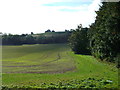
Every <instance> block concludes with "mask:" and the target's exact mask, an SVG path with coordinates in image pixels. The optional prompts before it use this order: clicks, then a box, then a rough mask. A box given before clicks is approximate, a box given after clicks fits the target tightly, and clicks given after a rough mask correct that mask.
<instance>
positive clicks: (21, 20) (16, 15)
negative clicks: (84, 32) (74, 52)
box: [0, 0, 100, 34]
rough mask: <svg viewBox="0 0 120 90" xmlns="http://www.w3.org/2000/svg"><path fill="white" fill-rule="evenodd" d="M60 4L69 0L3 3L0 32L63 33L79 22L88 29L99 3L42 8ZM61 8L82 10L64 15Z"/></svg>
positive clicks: (0, 4)
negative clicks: (49, 4) (50, 31)
mask: <svg viewBox="0 0 120 90" xmlns="http://www.w3.org/2000/svg"><path fill="white" fill-rule="evenodd" d="M61 1H66V0H0V13H1V14H0V32H7V33H13V34H14V33H30V32H35V33H40V32H44V31H45V30H47V29H51V30H52V29H54V30H55V31H57V30H58V31H63V30H65V29H71V28H73V29H74V28H76V27H77V25H78V24H80V23H82V24H83V26H88V25H89V24H90V23H92V22H94V19H95V13H94V11H95V10H98V3H100V0H94V1H93V2H92V4H90V5H85V4H84V5H81V6H79V7H68V6H53V7H48V6H43V4H46V3H54V2H61ZM67 1H69V2H70V1H73V0H67ZM74 1H76V2H77V1H79V0H74ZM82 1H83V0H82ZM87 1H88V0H87ZM89 1H90V0H89ZM60 9H74V10H79V11H77V12H65V11H60Z"/></svg>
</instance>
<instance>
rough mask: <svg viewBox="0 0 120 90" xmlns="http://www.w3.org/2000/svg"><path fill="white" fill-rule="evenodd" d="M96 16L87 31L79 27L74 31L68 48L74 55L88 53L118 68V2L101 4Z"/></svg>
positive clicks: (119, 4)
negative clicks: (114, 64) (112, 63)
mask: <svg viewBox="0 0 120 90" xmlns="http://www.w3.org/2000/svg"><path fill="white" fill-rule="evenodd" d="M96 14H97V16H96V20H95V22H94V23H92V24H91V25H90V28H89V29H85V30H83V29H82V28H81V25H79V26H78V28H77V29H75V30H74V32H73V33H72V35H71V37H70V39H69V42H70V46H71V48H72V50H73V51H74V52H75V53H78V54H88V53H89V54H92V55H93V56H94V57H96V58H98V59H100V60H102V61H108V62H114V63H116V64H117V67H120V63H119V62H120V61H119V59H120V2H103V3H102V6H100V9H99V11H96Z"/></svg>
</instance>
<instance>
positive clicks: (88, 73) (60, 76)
mask: <svg viewBox="0 0 120 90" xmlns="http://www.w3.org/2000/svg"><path fill="white" fill-rule="evenodd" d="M2 62H3V85H8V86H11V85H19V86H22V85H31V86H40V85H41V84H42V83H47V84H50V83H58V82H59V81H62V82H67V81H70V80H82V79H86V78H95V79H103V80H110V81H112V85H111V84H110V85H108V87H117V86H118V69H117V68H115V67H114V66H113V65H108V64H106V63H102V62H99V61H98V60H96V59H95V58H94V57H92V56H88V55H75V54H74V53H73V52H71V50H70V48H69V47H68V46H67V45H66V44H41V45H23V46H3V60H2Z"/></svg>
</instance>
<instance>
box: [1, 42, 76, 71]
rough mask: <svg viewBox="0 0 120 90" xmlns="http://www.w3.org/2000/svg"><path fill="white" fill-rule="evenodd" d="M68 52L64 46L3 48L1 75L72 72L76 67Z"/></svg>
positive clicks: (45, 45)
mask: <svg viewBox="0 0 120 90" xmlns="http://www.w3.org/2000/svg"><path fill="white" fill-rule="evenodd" d="M69 51H70V49H69V47H68V46H67V45H65V44H49V45H48V44H41V45H23V46H3V73H64V72H67V71H72V70H74V69H75V68H76V67H75V64H74V60H73V59H72V57H71V56H69V55H68V54H67V53H68V52H69ZM69 62H70V63H71V64H68V63H69Z"/></svg>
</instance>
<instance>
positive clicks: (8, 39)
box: [2, 30, 71, 45]
mask: <svg viewBox="0 0 120 90" xmlns="http://www.w3.org/2000/svg"><path fill="white" fill-rule="evenodd" d="M70 35H71V31H65V32H54V31H52V32H49V31H48V30H47V31H46V32H45V33H43V34H33V32H31V34H21V35H12V34H8V35H7V34H3V35H2V45H22V44H52V43H67V42H68V38H69V36H70Z"/></svg>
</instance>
